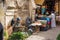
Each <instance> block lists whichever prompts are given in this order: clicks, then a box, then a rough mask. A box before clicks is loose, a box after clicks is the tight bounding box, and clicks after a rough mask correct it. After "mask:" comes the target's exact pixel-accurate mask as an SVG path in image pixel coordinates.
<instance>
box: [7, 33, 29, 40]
mask: <svg viewBox="0 0 60 40" xmlns="http://www.w3.org/2000/svg"><path fill="white" fill-rule="evenodd" d="M27 37H28V36H27V35H26V34H25V33H23V32H15V33H13V34H12V35H11V36H10V37H9V39H8V40H24V39H25V38H27Z"/></svg>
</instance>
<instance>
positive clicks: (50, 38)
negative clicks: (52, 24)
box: [26, 26, 60, 40]
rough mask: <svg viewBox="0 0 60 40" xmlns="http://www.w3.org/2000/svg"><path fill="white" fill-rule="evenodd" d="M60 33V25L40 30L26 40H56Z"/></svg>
mask: <svg viewBox="0 0 60 40" xmlns="http://www.w3.org/2000/svg"><path fill="white" fill-rule="evenodd" d="M59 33H60V27H59V26H57V27H56V28H52V29H50V30H48V31H43V32H41V31H40V32H39V33H36V34H33V35H31V36H30V37H29V38H27V39H26V40H56V37H57V35H58V34H59Z"/></svg>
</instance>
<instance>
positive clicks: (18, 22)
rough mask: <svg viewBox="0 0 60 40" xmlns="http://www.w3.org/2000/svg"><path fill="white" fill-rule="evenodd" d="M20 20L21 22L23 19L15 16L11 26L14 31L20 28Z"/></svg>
mask: <svg viewBox="0 0 60 40" xmlns="http://www.w3.org/2000/svg"><path fill="white" fill-rule="evenodd" d="M20 20H21V18H19V17H17V16H16V15H14V18H13V19H12V21H11V26H13V31H14V29H15V27H20Z"/></svg>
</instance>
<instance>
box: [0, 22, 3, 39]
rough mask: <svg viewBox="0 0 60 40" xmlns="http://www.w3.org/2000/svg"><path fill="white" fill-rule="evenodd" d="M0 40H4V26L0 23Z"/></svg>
mask: <svg viewBox="0 0 60 40" xmlns="http://www.w3.org/2000/svg"><path fill="white" fill-rule="evenodd" d="M0 40H3V25H2V23H1V22H0Z"/></svg>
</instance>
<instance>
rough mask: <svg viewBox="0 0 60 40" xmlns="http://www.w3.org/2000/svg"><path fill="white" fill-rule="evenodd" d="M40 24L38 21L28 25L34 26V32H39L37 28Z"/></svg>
mask: <svg viewBox="0 0 60 40" xmlns="http://www.w3.org/2000/svg"><path fill="white" fill-rule="evenodd" d="M41 25H42V24H41V23H40V22H39V23H38V22H35V23H32V24H31V25H29V26H34V28H35V30H34V31H35V32H39V30H40V26H41Z"/></svg>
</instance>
